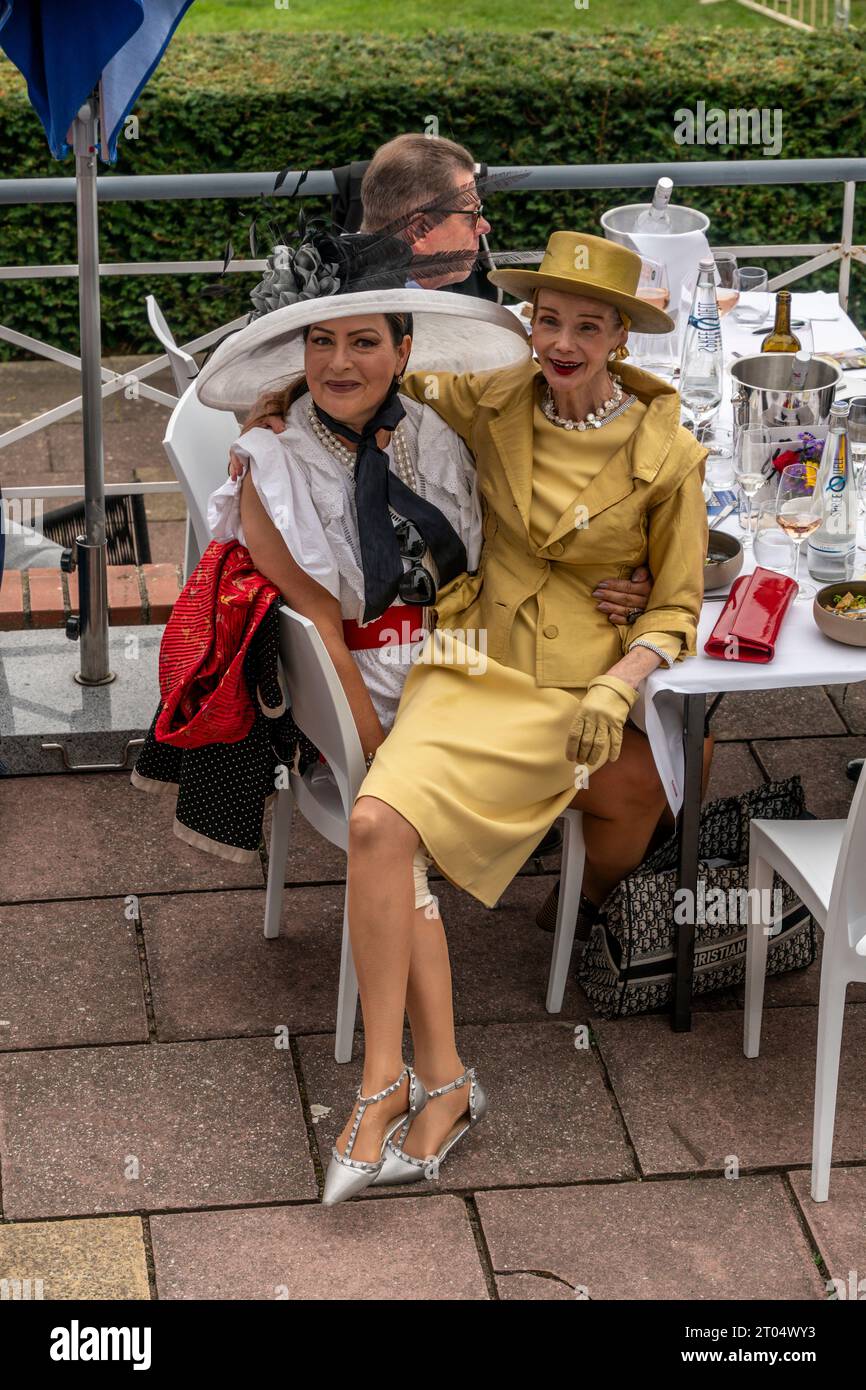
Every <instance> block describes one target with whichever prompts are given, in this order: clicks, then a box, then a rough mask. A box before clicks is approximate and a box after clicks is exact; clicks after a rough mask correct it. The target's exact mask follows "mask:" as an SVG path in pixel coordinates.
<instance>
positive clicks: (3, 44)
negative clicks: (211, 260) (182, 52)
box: [0, 0, 192, 162]
mask: <svg viewBox="0 0 866 1390" xmlns="http://www.w3.org/2000/svg"><path fill="white" fill-rule="evenodd" d="M191 4H192V0H0V48H2V49H3V50H4V52H5V53H6V55H7V57H9V58H10V59H11V61H12V62H13V63H14V64H15V66H16V67H17V68H18V69H19V71H20V72H21V73H22V74H23V76H24V77H25V78H26V80H27V91H28V95H29V97H30V102H31V105H32V106H33V108H34V110H35V111H36V113H37V115H38V116H39V119H40V120H41V122H42V124H43V126H44V127H45V134H46V135H47V136H48V143H49V145H50V146H51V153H52V154H53V155H54V157H55V158H56V159H61V158H62V157H63V155H65V154H68V152H69V149H70V146H69V144H68V142H67V135H68V133H69V127H70V126H71V124H72V122H73V120H74V118H75V116H76V114H77V113H78V109H79V107H80V106H81V105H82V103H83V102H85V101H86V100H87V98H88V97H89V96H90V95H91V93H92V92H93V91H94V89H95V88H96V86H97V85H98V84H101V93H100V96H101V100H100V115H101V123H102V132H103V134H102V141H103V148H102V151H101V153H102V157H103V159H110V160H111V161H112V162H113V161H114V160H115V159H116V158H117V137H118V134H119V132H120V128H121V126H122V125H123V121H124V118H125V117H126V116H127V115H128V113H129V112H130V110H131V109H132V107H133V106H134V104H135V101H136V99H137V97H138V94H139V92H140V91H141V89H142V88H143V87H144V85H145V84H146V82H147V81H148V79H149V78H150V75H151V73H152V72H153V70H154V68H155V67H156V66H157V64H158V63H159V60H160V58H161V57H162V55H163V53H164V52H165V49H166V46H167V44H168V42H169V40H170V39H171V36H172V34H173V33H174V31H175V29H176V28H177V26H178V24H179V23H180V21H181V19H182V18H183V16H184V14H185V13H186V11H187V10H188V9H189V6H190V5H191Z"/></svg>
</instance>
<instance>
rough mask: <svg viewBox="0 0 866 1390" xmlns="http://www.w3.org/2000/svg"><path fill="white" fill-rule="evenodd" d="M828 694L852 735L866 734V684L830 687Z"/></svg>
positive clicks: (860, 682) (861, 682)
mask: <svg viewBox="0 0 866 1390" xmlns="http://www.w3.org/2000/svg"><path fill="white" fill-rule="evenodd" d="M827 694H828V695H829V696H830V699H831V700H832V701H833V704H834V705H835V706H836V709H837V710H838V712H839V717H840V718H841V719H843V720H844V721H845V723H846V724H847V726H848V728H849V729H850V730H851V732H852V734H866V682H863V681H855V683H854V684H853V685H828V686H827Z"/></svg>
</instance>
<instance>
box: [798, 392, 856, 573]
mask: <svg viewBox="0 0 866 1390" xmlns="http://www.w3.org/2000/svg"><path fill="white" fill-rule="evenodd" d="M815 492H816V493H820V495H821V500H822V504H823V520H822V522H821V525H820V526H819V527H818V529H817V530H816V531H813V532H812V535H811V536H810V537H809V542H808V552H807V554H808V561H809V573H810V574H811V576H812V578H813V579H823V581H824V583H825V584H829V583H831V582H832V581H833V580H834V579H851V578H853V575H854V558H855V553H856V549H857V489H856V486H855V483H854V474H853V471H852V469H851V455H850V450H849V444H848V402H847V401H835V402H834V403H833V405H832V406H831V407H830V429H829V433H828V434H827V439H826V441H825V443H824V452H823V453H822V455H821V463H820V465H819V468H818V476H817V478H816V479H815Z"/></svg>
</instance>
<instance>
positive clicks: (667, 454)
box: [324, 232, 707, 1204]
mask: <svg viewBox="0 0 866 1390" xmlns="http://www.w3.org/2000/svg"><path fill="white" fill-rule="evenodd" d="M639 271H640V259H639V257H638V256H636V255H635V254H634V253H633V252H630V251H628V250H626V249H625V248H623V247H619V246H615V245H613V244H611V243H609V242H607V241H603V240H601V239H599V238H597V237H591V236H580V235H577V234H574V233H570V232H556V233H554V235H553V236H552V237H551V238H550V241H549V243H548V247H547V251H546V254H545V257H544V260H543V261H542V264H541V267H540V269H539V271H538V272H532V271H518V270H514V271H499V272H495V273H494V274H492V275H491V279H492V280H493V281H494V282H495V283H497V284H500V285H503V286H504V287H505V288H506V289H507V290H509V291H511V292H513V293H515V294H523V295H525V297H526V298H527V299H531V300H532V303H533V316H532V345H533V349H534V353H535V357H536V358H537V361H532V362H529V363H527V364H525V365H521V366H519V367H516V368H512V369H509V370H506V371H495V372H486V373H481V374H478V375H473V374H467V375H452V374H449V373H436V374H431V375H422V374H420V373H416V374H414V375H410V376H408V377H406V379H405V380H404V383H403V389H404V390H406V391H408V392H409V393H410V394H411V395H413V396H414V397H415V398H416V399H418V400H422V401H424V402H425V403H427V404H429V405H431V406H432V407H433V408H434V409H435V410H436V411H437V412H438V413H439V414H440V415H441V416H442V417H443V419H445V420H446V421H447V422H448V424H449V425H450V426H451V427H452V428H453V429H454V430H456V431H457V432H458V433H459V434H460V435H461V436H462V437H463V439H464V440H465V441H466V443H467V444H468V446H469V448H470V449H471V450H472V452H473V453H474V455H475V458H476V463H477V469H478V482H479V487H480V490H481V494H482V498H483V505H484V512H485V521H484V547H483V553H482V560H481V565H480V569H479V571H478V573H477V574H475V575H468V574H467V575H462V576H460V577H458V578H457V579H455V580H454V581H452V583H451V584H450V585H448V586H447V587H446V588H445V589H443V590H442V591H440V593H439V595H438V597H437V602H436V610H435V611H436V615H437V629H436V631H434V632H433V633H432V634H431V636H430V638H429V639H428V641H427V644H426V645H425V648H424V649H423V651H422V653H421V657H420V659H419V661H418V663H417V664H416V665H415V667H414V668H413V670H412V671H411V672H410V674H409V677H408V679H407V681H406V685H405V687H404V690H403V695H402V699H401V703H400V706H399V710H398V713H397V719H396V722H395V724H394V726H393V728H392V730H391V732H390V734H389V735H388V737H387V739H386V740H385V741H384V742H383V743H382V744H381V745H380V747H379V748H378V749H377V750H376V753H375V757H374V759H373V762H372V766H371V770H370V772H369V773H368V775H367V777H366V779H365V781H364V783H363V785H362V787H361V790H360V793H359V795H358V798H357V801H356V803H355V808H354V811H353V813H352V817H351V823H350V848H349V876H348V885H349V920H350V929H351V939H352V950H353V954H354V958H355V964H356V967H357V972H358V981H359V986H360V993H361V1002H362V1008H363V1015H364V1028H365V1060H364V1075H363V1092H364V1094H365V1095H366V1096H368V1097H369V1096H371V1093H373V1092H379V1093H380V1092H381V1091H382V1090H383V1089H384V1090H385V1091H386V1095H385V1096H384V1097H383V1098H382V1101H381V1103H379V1104H375V1105H362V1104H361V1101H360V1097H361V1093H360V1092H359V1105H358V1107H357V1108H356V1110H355V1111H353V1115H352V1116H351V1117H350V1118H349V1120H348V1121H347V1123H346V1126H345V1129H344V1130H343V1132H342V1134H341V1136H340V1137H339V1139H338V1141H337V1145H336V1146H335V1148H334V1151H333V1157H332V1161H331V1165H330V1168H329V1171H328V1176H327V1180H326V1186H325V1194H324V1200H325V1202H326V1203H328V1204H333V1203H334V1202H339V1201H342V1200H345V1198H347V1197H351V1196H352V1195H354V1194H355V1193H356V1192H358V1191H360V1190H362V1189H363V1188H364V1187H366V1186H367V1185H368V1184H369V1183H371V1182H374V1181H375V1182H377V1184H385V1183H393V1182H409V1181H412V1180H414V1179H416V1178H421V1177H423V1176H424V1174H425V1172H428V1173H429V1171H430V1168H429V1161H430V1160H429V1157H428V1156H431V1155H433V1156H436V1157H437V1158H438V1159H439V1160H441V1158H442V1157H444V1154H445V1152H446V1151H447V1150H448V1148H450V1147H451V1146H453V1143H454V1142H455V1141H456V1139H457V1138H459V1137H460V1135H461V1134H463V1133H465V1132H466V1131H467V1130H468V1129H469V1128H470V1127H471V1125H472V1124H473V1123H474V1122H475V1121H476V1120H477V1119H480V1118H481V1116H482V1115H483V1113H484V1110H485V1108H486V1099H485V1097H484V1093H483V1091H482V1089H481V1086H480V1083H479V1082H478V1081H477V1078H476V1076H475V1073H474V1070H473V1069H471V1068H470V1069H469V1070H468V1071H467V1070H466V1069H464V1067H463V1063H462V1062H461V1060H460V1058H459V1056H458V1054H457V1050H456V1044H455V1041H454V1028H453V1010H452V997H451V976H450V968H449V964H448V951H447V945H446V942H445V934H444V930H443V928H442V923H441V920H440V919H439V918H438V915H437V914H436V913H435V911H434V912H433V913H431V914H430V929H429V933H419V932H418V931H417V930H414V929H413V917H414V907H413V903H414V895H413V863H414V864H415V865H416V866H417V865H418V864H419V863H423V862H427V856H428V855H429V856H430V857H432V860H433V861H435V863H436V864H437V865H438V866H439V868H440V869H441V871H442V872H443V874H444V875H445V876H446V878H448V879H449V880H451V881H452V882H453V883H455V884H457V885H459V886H460V887H461V888H464V889H466V890H467V891H468V892H470V893H472V894H473V896H475V897H476V898H479V899H480V900H481V902H483V903H485V904H486V905H487V906H491V905H492V904H493V903H495V902H496V901H497V899H498V898H499V897H500V895H501V893H502V892H503V890H504V889H505V887H506V886H507V885H508V883H509V882H510V880H511V879H512V877H513V876H514V874H515V873H516V872H517V870H518V869H519V867H520V866H521V865H522V864H523V863H524V861H525V860H526V858H527V857H528V855H529V854H531V852H532V850H533V849H534V848H535V846H536V845H537V844H538V842H539V841H540V840H541V839H542V837H543V835H544V834H545V832H546V831H547V829H548V828H549V826H550V825H551V824H552V822H553V821H554V820H555V818H556V817H557V816H558V815H560V814H561V813H562V812H563V811H564V810H565V809H566V807H568V806H569V805H573V806H575V807H578V808H580V809H581V810H582V811H583V812H584V823H583V829H584V838H585V842H586V851H587V868H586V875H585V880H584V891H585V892H586V893H587V895H588V897H589V898H590V899H591V900H592V901H594V902H595V903H600V902H601V901H602V900H603V899H604V897H605V896H606V894H607V893H608V892H609V891H610V889H611V888H612V887H613V886H614V884H615V883H616V882H618V881H619V879H620V878H621V877H622V876H623V875H624V874H625V873H627V872H628V871H629V870H630V869H632V868H633V867H635V866H636V865H637V864H638V863H639V862H640V860H641V859H642V857H643V855H644V852H645V850H646V847H647V844H648V843H649V840H650V837H651V835H652V832H653V829H654V828H655V825H656V824H657V821H658V818H659V814H660V812H661V810H662V808H663V805H664V795H663V792H662V788H661V785H660V782H659V779H658V776H657V774H656V772H655V768H654V764H653V760H652V755H651V752H650V749H649V745H648V742H647V739H646V737H645V735H644V734H643V733H642V732H641V730H640V729H639V728H638V727H636V726H635V725H634V723H629V722H628V721H629V716H630V714H631V711H632V707H633V705H634V703H635V701H636V700H637V697H638V693H639V687H640V684H641V682H642V681H643V680H644V678H645V677H646V676H647V675H648V674H649V673H650V671H652V670H653V669H654V668H655V667H656V666H658V665H659V663H662V662H663V663H666V664H668V665H670V664H672V663H673V662H674V661H675V660H677V659H679V658H680V657H682V656H685V655H687V654H693V653H694V651H695V639H696V631H697V623H698V616H699V613H700V607H701V601H702V594H703V568H704V557H705V554H706V543H707V519H706V506H705V503H704V499H703V495H702V489H701V484H702V481H703V463H704V459H705V457H706V450H704V449H703V448H701V447H700V446H699V445H698V444H697V442H696V441H695V439H694V437H693V436H692V435H691V434H689V432H688V431H686V430H685V429H683V428H682V426H681V425H680V406H679V397H678V395H677V393H676V392H675V391H674V390H673V389H672V388H671V387H669V386H668V385H666V384H665V383H663V382H661V381H659V380H658V379H657V378H655V377H652V376H650V375H648V374H646V373H644V372H641V371H638V370H637V369H634V368H627V367H623V368H622V375H621V378H619V377H618V376H617V375H615V374H614V372H613V364H614V363H615V362H618V361H619V360H620V359H621V357H622V356H623V355H625V354H624V351H623V349H624V344H625V341H626V338H627V336H628V330H629V328H630V326H631V325H632V324H633V325H634V327H635V329H636V330H637V331H640V332H667V331H669V330H670V329H671V328H672V327H673V325H672V323H671V320H670V319H669V318H668V317H667V315H666V314H664V313H662V312H661V311H660V310H658V309H656V308H655V307H653V306H651V305H649V304H647V303H645V302H644V301H642V300H641V299H639V298H637V297H636V295H635V290H636V288H637V284H638V276H639ZM644 563H646V564H647V565H648V566H649V569H650V571H651V574H652V576H653V588H652V593H651V595H650V600H649V605H648V607H647V609H646V612H645V613H644V614H642V615H641V616H639V617H638V618H637V620H636V621H635V622H634V623H633V624H632V625H631V626H623V627H615V626H613V625H612V624H611V623H609V622H608V621H607V618H606V617H605V615H604V614H603V613H600V612H599V611H598V609H597V607H596V598H595V597H594V591H596V589H597V586H598V584H599V582H600V581H601V579H602V578H603V577H604V576H605V575H608V574H611V573H614V572H615V570H614V569H613V568H612V567H617V568H618V571H619V573H620V575H622V576H623V577H627V576H628V575H629V574H630V573H631V571H632V569H633V568H634V567H635V566H636V565H639V564H644ZM410 966H411V972H410ZM410 974H411V980H410ZM407 982H409V991H408V997H407ZM407 1006H408V1008H409V1012H410V1017H411V1021H412V1029H413V1035H416V1034H418V1033H423V1044H424V1056H425V1058H426V1059H427V1074H426V1075H424V1076H423V1077H422V1078H421V1079H422V1080H423V1081H424V1083H425V1085H426V1087H427V1089H428V1091H429V1092H430V1095H431V1099H430V1101H429V1102H428V1104H427V1106H426V1108H425V1109H424V1110H423V1111H422V1112H421V1113H420V1114H417V1115H416V1116H415V1117H414V1119H412V1120H411V1123H409V1122H408V1121H407V1123H406V1124H405V1125H404V1126H403V1127H402V1128H401V1129H400V1131H399V1133H398V1134H397V1135H396V1137H395V1138H394V1139H392V1140H390V1141H386V1139H385V1136H386V1134H387V1132H388V1127H389V1122H390V1121H391V1119H392V1117H393V1116H395V1115H398V1114H400V1113H401V1112H404V1111H405V1110H406V1105H405V1096H404V1094H403V1091H404V1090H405V1087H406V1085H407V1084H408V1083H406V1082H405V1081H404V1082H403V1083H402V1087H401V1086H400V1085H395V1083H394V1082H393V1078H394V1077H395V1076H398V1075H399V1074H400V1072H401V1069H402V1066H403V1062H402V1036H403V1020H404V1010H405V1009H406V1008H407ZM417 1045H418V1037H417V1036H416V1047H417ZM377 1099H378V1096H377ZM353 1128H354V1130H355V1142H354V1147H353V1150H352V1158H351V1159H346V1158H345V1156H344V1155H345V1148H346V1144H347V1142H348V1140H349V1136H350V1134H351V1133H352V1131H353ZM383 1155H384V1158H385V1161H384V1166H383V1165H382V1163H381V1159H382V1157H383Z"/></svg>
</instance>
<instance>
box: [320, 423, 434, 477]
mask: <svg viewBox="0 0 866 1390" xmlns="http://www.w3.org/2000/svg"><path fill="white" fill-rule="evenodd" d="M308 418H309V421H310V425H311V426H312V430H313V434H314V435H315V436H316V438H317V439H318V441H319V443H320V444H323V445H324V447H325V448H326V449H327V451H328V453H329V454H332V455H333V456H334V458H336V459H338V460H339V462H340V463H342V464H343V465H344V466H345V468H346V469H347V470H348V472H349V474H350V476H351V477H352V480H353V481H354V475H355V458H356V456H355V454H353V453H352V450H351V449H347V448H346V446H345V444H343V443H342V441H341V440H339V439H338V438H337V436H336V435H335V434H334V432H333V431H332V430H329V429H328V427H327V425H325V424H323V423H322V421H321V420H320V419H319V417H318V415H317V414H316V412H315V410H314V409H313V407H312V406H310V411H309V416H308ZM391 442H392V443H393V445H394V462H395V464H396V465H397V476H398V477H399V479H400V481H401V482H403V483H405V484H406V486H407V487H409V488H411V489H412V491H413V492H415V491H416V487H415V470H414V468H413V467H412V460H411V458H410V457H409V446H408V444H407V442H406V435H405V433H404V431H403V425H402V422H401V423H400V424H399V425H397V426H396V428H395V429H394V431H393V433H392V435H391Z"/></svg>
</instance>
